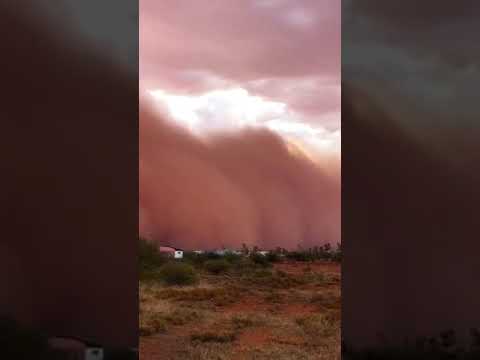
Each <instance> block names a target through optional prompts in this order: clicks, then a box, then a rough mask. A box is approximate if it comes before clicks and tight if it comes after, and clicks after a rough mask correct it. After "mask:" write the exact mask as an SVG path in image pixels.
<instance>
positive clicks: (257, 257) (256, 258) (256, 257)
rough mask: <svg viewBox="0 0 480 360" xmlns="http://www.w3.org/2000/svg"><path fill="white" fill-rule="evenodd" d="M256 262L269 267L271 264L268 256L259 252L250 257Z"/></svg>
mask: <svg viewBox="0 0 480 360" xmlns="http://www.w3.org/2000/svg"><path fill="white" fill-rule="evenodd" d="M250 258H251V259H252V261H253V263H254V264H256V265H260V266H264V267H267V266H269V265H270V263H269V262H268V259H267V257H266V256H264V255H262V254H258V253H254V254H252V255H251V257H250Z"/></svg>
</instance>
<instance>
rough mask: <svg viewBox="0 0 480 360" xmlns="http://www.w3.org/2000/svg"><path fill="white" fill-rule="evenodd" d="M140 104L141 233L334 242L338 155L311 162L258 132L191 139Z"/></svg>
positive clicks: (236, 242) (185, 240)
mask: <svg viewBox="0 0 480 360" xmlns="http://www.w3.org/2000/svg"><path fill="white" fill-rule="evenodd" d="M142 104H143V105H141V107H142V109H141V115H140V140H139V141H140V169H139V171H140V203H141V205H140V207H141V209H142V211H141V215H140V216H141V220H140V222H141V224H142V226H143V232H144V234H149V235H150V236H151V237H152V239H154V240H156V241H158V242H162V243H168V244H170V245H173V246H177V247H181V248H186V249H212V248H217V247H221V246H226V247H233V248H240V247H241V245H242V244H243V243H245V244H247V245H249V246H253V245H256V246H259V247H261V248H275V247H277V246H280V247H284V248H290V249H294V248H297V246H299V245H301V246H304V247H310V246H315V245H321V244H324V243H327V242H329V243H331V244H332V245H333V244H336V243H337V242H339V241H340V161H339V159H338V158H337V159H336V161H332V159H331V156H330V155H327V154H326V155H324V156H323V158H322V154H321V153H320V154H315V157H316V158H315V159H311V158H309V157H308V156H306V154H302V153H301V152H298V151H297V152H294V151H291V150H289V144H288V143H287V142H286V141H285V140H284V139H282V138H281V137H280V136H278V135H276V134H274V133H272V132H270V131H267V130H263V129H262V130H259V129H248V128H245V129H243V130H239V131H234V132H229V133H223V134H215V135H211V136H207V137H202V138H200V137H196V136H194V135H193V134H192V133H189V132H188V131H187V130H185V129H183V128H180V127H179V126H176V125H175V124H174V123H173V122H172V121H170V120H168V118H167V117H166V115H162V113H161V112H159V111H156V110H153V107H152V106H151V104H150V103H149V102H148V101H147V100H144V101H143V102H142ZM147 219H148V220H147Z"/></svg>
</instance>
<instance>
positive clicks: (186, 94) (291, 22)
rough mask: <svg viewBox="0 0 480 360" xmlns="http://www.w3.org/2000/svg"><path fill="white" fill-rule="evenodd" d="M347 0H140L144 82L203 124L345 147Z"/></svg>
mask: <svg viewBox="0 0 480 360" xmlns="http://www.w3.org/2000/svg"><path fill="white" fill-rule="evenodd" d="M340 12H341V6H340V1H338V0H321V1H319V0H294V1H293V0H245V1H224V0H222V1H220V0H213V1H209V2H208V4H207V3H205V2H199V1H197V2H192V1H186V0H164V1H153V0H140V25H139V26H140V28H139V29H140V30H139V31H140V34H139V39H140V74H139V76H140V88H141V90H142V91H146V92H148V93H150V94H151V95H152V96H153V97H154V99H155V100H156V101H158V102H160V103H161V104H162V105H163V106H164V108H166V109H167V110H168V111H169V113H170V115H171V116H172V118H173V119H174V120H176V121H178V122H179V123H181V124H183V125H185V126H186V127H187V128H189V129H190V130H192V131H193V132H197V133H202V132H208V131H217V130H225V129H238V128H240V127H243V126H254V127H258V126H260V127H262V126H264V127H267V128H269V129H271V130H273V131H275V132H277V133H278V134H280V135H282V136H283V137H286V138H289V139H295V140H296V141H300V142H302V143H303V144H304V145H306V146H307V147H309V148H311V149H312V151H320V152H331V153H336V154H339V153H340V138H341V131H340V36H341V29H340V27H341V22H340V19H341V16H340V15H341V14H340Z"/></svg>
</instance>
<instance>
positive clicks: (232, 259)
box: [225, 253, 242, 264]
mask: <svg viewBox="0 0 480 360" xmlns="http://www.w3.org/2000/svg"><path fill="white" fill-rule="evenodd" d="M225 260H227V261H228V262H229V263H230V264H237V263H239V262H240V261H241V260H242V257H241V256H240V255H237V254H234V253H227V254H226V255H225Z"/></svg>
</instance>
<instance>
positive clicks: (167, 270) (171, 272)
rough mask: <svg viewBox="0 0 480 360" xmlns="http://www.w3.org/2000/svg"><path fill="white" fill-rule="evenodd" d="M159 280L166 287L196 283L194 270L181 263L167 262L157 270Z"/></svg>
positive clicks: (188, 265)
mask: <svg viewBox="0 0 480 360" xmlns="http://www.w3.org/2000/svg"><path fill="white" fill-rule="evenodd" d="M159 275H160V278H161V279H162V280H163V281H164V282H165V283H166V284H167V285H192V284H195V283H196V282H197V281H198V278H197V275H196V274H195V269H194V268H193V266H191V265H190V264H186V263H183V262H169V263H166V264H165V265H163V266H162V267H161V268H160V270H159Z"/></svg>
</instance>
